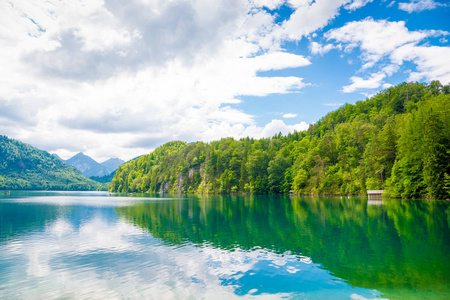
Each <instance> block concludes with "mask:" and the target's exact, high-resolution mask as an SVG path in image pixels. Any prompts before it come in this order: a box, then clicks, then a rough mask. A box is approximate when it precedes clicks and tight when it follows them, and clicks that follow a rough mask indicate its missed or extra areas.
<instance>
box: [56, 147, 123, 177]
mask: <svg viewBox="0 0 450 300" xmlns="http://www.w3.org/2000/svg"><path fill="white" fill-rule="evenodd" d="M53 155H54V156H55V157H57V158H59V159H60V160H61V161H62V162H64V163H66V164H68V165H71V166H73V167H75V168H77V169H78V170H79V171H80V172H81V174H83V175H84V176H86V177H93V176H96V177H102V176H106V175H109V174H111V173H112V172H114V171H115V170H117V168H118V167H119V166H120V165H121V164H123V163H124V161H123V160H121V159H120V158H110V159H108V160H106V161H104V162H102V163H98V162H97V161H95V160H94V159H92V158H91V157H89V156H87V155H85V154H83V153H82V152H80V153H78V154H76V155H75V156H73V157H71V158H69V159H68V160H63V159H62V158H60V157H59V156H58V155H57V154H53Z"/></svg>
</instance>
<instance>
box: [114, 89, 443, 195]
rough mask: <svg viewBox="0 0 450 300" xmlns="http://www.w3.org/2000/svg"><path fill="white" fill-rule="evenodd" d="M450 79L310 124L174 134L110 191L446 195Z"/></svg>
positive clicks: (381, 96) (390, 93)
mask: <svg viewBox="0 0 450 300" xmlns="http://www.w3.org/2000/svg"><path fill="white" fill-rule="evenodd" d="M449 122H450V86H449V85H446V86H442V85H441V84H440V83H439V82H438V81H433V82H431V84H429V85H426V84H419V83H403V84H401V85H398V86H396V87H391V88H389V89H386V90H384V91H382V92H380V93H378V94H377V95H375V96H374V97H372V98H370V99H368V100H365V101H360V102H357V103H356V104H355V105H351V104H346V105H344V106H342V107H341V108H339V109H338V110H336V111H334V112H331V113H329V114H328V115H326V116H325V117H323V118H322V119H321V120H319V121H318V122H317V123H316V124H313V125H311V126H310V127H309V129H308V130H307V131H306V132H295V133H293V134H289V135H287V136H282V135H281V134H279V135H276V136H274V137H272V138H266V139H260V140H254V139H251V138H245V139H241V140H234V139H232V138H227V139H222V140H220V141H215V142H212V143H209V144H207V143H203V142H198V143H193V144H186V143H184V142H179V141H175V142H170V143H167V144H165V145H163V146H161V147H160V148H158V149H156V150H155V151H154V152H152V153H151V154H149V155H145V156H141V157H139V158H137V159H135V160H133V161H130V162H128V163H126V164H124V165H122V166H120V167H119V169H118V170H117V171H116V174H115V176H114V179H113V181H112V184H111V186H110V190H111V191H118V192H171V193H177V192H184V193H238V192H243V193H255V194H268V193H288V192H289V191H291V190H292V191H293V192H294V193H297V194H343V195H349V194H355V195H357V194H361V195H362V194H365V193H366V190H368V189H384V190H385V191H386V194H387V195H388V196H393V197H404V198H424V197H428V198H433V199H445V198H450V147H449V146H450V127H449V125H450V124H449Z"/></svg>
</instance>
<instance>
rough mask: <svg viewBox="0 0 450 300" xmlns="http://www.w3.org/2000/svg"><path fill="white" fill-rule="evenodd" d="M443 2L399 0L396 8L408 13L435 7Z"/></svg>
mask: <svg viewBox="0 0 450 300" xmlns="http://www.w3.org/2000/svg"><path fill="white" fill-rule="evenodd" d="M443 5H444V4H442V3H438V2H436V1H434V0H411V1H410V2H400V3H399V4H398V8H399V9H401V10H404V11H406V12H408V13H413V12H421V11H424V10H431V9H435V8H437V7H439V6H443Z"/></svg>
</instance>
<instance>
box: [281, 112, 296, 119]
mask: <svg viewBox="0 0 450 300" xmlns="http://www.w3.org/2000/svg"><path fill="white" fill-rule="evenodd" d="M295 117H297V114H291V113H288V114H284V115H283V118H285V119H289V118H295Z"/></svg>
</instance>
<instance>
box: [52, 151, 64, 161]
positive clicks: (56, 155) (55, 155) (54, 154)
mask: <svg viewBox="0 0 450 300" xmlns="http://www.w3.org/2000/svg"><path fill="white" fill-rule="evenodd" d="M52 155H53V156H54V157H56V158H57V159H59V160H60V161H62V162H64V159H62V158H61V157H59V155H58V154H56V153H53V154H52Z"/></svg>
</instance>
